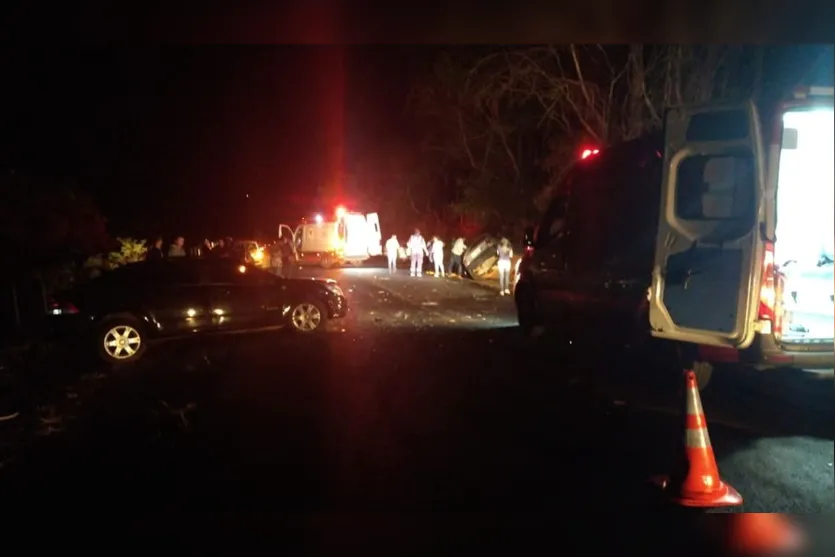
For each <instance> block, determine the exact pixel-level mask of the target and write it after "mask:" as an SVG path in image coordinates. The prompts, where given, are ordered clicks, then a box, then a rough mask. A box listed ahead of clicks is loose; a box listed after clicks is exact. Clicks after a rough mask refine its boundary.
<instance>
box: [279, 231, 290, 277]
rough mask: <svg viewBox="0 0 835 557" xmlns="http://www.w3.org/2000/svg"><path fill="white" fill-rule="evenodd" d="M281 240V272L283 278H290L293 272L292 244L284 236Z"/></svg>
mask: <svg viewBox="0 0 835 557" xmlns="http://www.w3.org/2000/svg"><path fill="white" fill-rule="evenodd" d="M281 240H282V242H281V273H282V274H283V275H284V278H290V275H291V274H292V273H293V246H291V245H290V240H288V239H287V237H286V236H285V237H284V238H282V239H281Z"/></svg>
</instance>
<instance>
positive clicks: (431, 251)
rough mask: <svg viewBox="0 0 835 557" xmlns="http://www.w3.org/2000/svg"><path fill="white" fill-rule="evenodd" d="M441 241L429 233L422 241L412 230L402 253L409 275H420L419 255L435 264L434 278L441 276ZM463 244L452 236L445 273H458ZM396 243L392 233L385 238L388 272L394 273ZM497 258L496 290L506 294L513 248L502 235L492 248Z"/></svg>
mask: <svg viewBox="0 0 835 557" xmlns="http://www.w3.org/2000/svg"><path fill="white" fill-rule="evenodd" d="M444 246H445V244H444V242H443V240H441V239H440V238H439V237H438V236H433V237H432V239H431V240H430V242H429V243H428V244H427V242H426V240H425V239H424V238H423V236H422V235H421V233H420V230H418V229H417V228H416V229H415V231H414V233H413V234H412V235H411V236H410V237H409V240H408V241H407V242H406V255H407V257H409V260H410V265H409V274H410V275H411V276H413V277H419V276H421V275H423V258H424V256H425V257H427V258H429V261H430V262H431V263H432V264H433V265H434V267H435V278H442V277H444V276H446V272H445V271H446V269H445V268H444ZM466 249H467V245H466V244H465V242H464V238H460V237H459V238H456V239H455V241H454V242H453V243H452V249H451V250H450V257H449V274H450V275H452V276H459V277H460V276H462V275H463V271H464V265H463V262H462V257H463V255H464V251H466ZM400 251H401V247H400V242H399V241H398V239H397V236H396V235H394V234H393V235H392V236H391V238H389V239H388V241H386V256H387V257H388V268H389V273H395V272H397V259H398V258H399V256H400ZM496 256H497V257H498V263H497V267H498V271H499V289H500V293H501V295H502V296H504V295H506V294H510V268H511V266H512V264H511V262H512V260H513V247H512V246H511V244H510V242H509V241H508V240H507V238H502V239H501V241H500V242H499V245H498V248H497V250H496Z"/></svg>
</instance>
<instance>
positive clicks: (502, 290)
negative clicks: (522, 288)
mask: <svg viewBox="0 0 835 557" xmlns="http://www.w3.org/2000/svg"><path fill="white" fill-rule="evenodd" d="M496 254H497V255H498V256H499V262H498V267H499V294H500V295H502V296H504V295H505V294H510V266H511V261H512V260H513V248H512V247H511V246H510V242H509V241H508V239H507V238H502V239H501V241H500V242H499V248H498V249H497V250H496Z"/></svg>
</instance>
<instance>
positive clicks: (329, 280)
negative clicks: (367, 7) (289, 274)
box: [284, 277, 338, 285]
mask: <svg viewBox="0 0 835 557" xmlns="http://www.w3.org/2000/svg"><path fill="white" fill-rule="evenodd" d="M284 280H286V281H287V282H292V283H295V284H299V283H311V282H313V283H316V284H321V285H326V284H338V283H337V282H336V281H335V280H334V279H332V278H318V277H309V278H289V279H284Z"/></svg>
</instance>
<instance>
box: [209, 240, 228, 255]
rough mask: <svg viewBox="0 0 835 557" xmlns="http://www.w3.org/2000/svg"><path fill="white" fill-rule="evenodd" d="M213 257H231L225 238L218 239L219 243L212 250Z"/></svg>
mask: <svg viewBox="0 0 835 557" xmlns="http://www.w3.org/2000/svg"><path fill="white" fill-rule="evenodd" d="M211 255H212V257H229V246H228V244H227V243H226V239H225V238H221V239H220V240H218V241H217V245H216V246H215V247H214V248H213V249H212V251H211Z"/></svg>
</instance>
